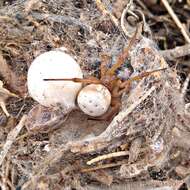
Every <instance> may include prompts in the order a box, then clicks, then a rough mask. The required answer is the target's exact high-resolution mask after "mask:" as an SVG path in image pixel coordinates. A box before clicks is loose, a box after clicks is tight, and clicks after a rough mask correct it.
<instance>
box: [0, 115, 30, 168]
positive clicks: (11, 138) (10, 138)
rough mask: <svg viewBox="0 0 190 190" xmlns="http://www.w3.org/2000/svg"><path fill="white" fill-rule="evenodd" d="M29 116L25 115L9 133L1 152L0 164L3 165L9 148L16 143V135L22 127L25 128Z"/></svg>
mask: <svg viewBox="0 0 190 190" xmlns="http://www.w3.org/2000/svg"><path fill="white" fill-rule="evenodd" d="M26 118H27V116H26V115H24V116H23V117H22V118H21V120H20V122H19V123H18V125H17V126H16V127H15V128H14V129H13V130H12V131H11V132H10V133H9V134H8V136H7V140H6V142H5V144H4V146H3V150H2V151H1V153H0V165H2V163H3V161H4V159H5V157H6V155H7V153H8V151H9V149H10V148H11V146H12V144H13V143H14V141H15V139H16V137H17V136H18V134H19V133H20V131H21V129H22V128H23V126H24V124H25V121H26Z"/></svg>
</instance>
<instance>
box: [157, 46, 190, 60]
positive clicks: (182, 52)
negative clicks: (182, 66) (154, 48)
mask: <svg viewBox="0 0 190 190" xmlns="http://www.w3.org/2000/svg"><path fill="white" fill-rule="evenodd" d="M160 53H161V54H162V56H163V57H164V58H165V59H166V60H169V61H174V60H175V59H176V58H179V57H183V56H186V55H190V44H186V45H183V46H179V47H175V48H174V49H168V50H162V51H160Z"/></svg>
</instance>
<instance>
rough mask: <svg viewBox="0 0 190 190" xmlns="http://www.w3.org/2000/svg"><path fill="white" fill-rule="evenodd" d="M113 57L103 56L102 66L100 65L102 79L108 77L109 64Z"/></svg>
mask: <svg viewBox="0 0 190 190" xmlns="http://www.w3.org/2000/svg"><path fill="white" fill-rule="evenodd" d="M110 59H111V57H110V56H109V55H106V54H102V55H101V65H100V77H103V76H105V75H106V72H107V70H108V63H109V60H110Z"/></svg>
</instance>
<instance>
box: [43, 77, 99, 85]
mask: <svg viewBox="0 0 190 190" xmlns="http://www.w3.org/2000/svg"><path fill="white" fill-rule="evenodd" d="M43 80H44V81H73V82H78V83H84V84H101V82H100V80H99V79H97V78H95V77H88V78H83V79H82V78H70V79H67V78H59V79H54V78H49V79H43Z"/></svg>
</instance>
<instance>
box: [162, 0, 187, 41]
mask: <svg viewBox="0 0 190 190" xmlns="http://www.w3.org/2000/svg"><path fill="white" fill-rule="evenodd" d="M162 3H163V4H164V6H165V8H166V9H167V11H168V13H169V14H170V16H171V17H172V19H173V20H174V22H175V23H176V25H177V26H178V28H179V29H180V31H181V33H182V35H183V37H184V38H185V40H186V41H187V42H188V43H190V37H189V35H188V34H187V32H186V29H185V27H184V26H183V24H182V23H181V21H180V20H179V18H178V17H177V15H176V14H175V12H174V11H173V9H172V7H171V6H170V4H169V3H168V1H167V0H162Z"/></svg>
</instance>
